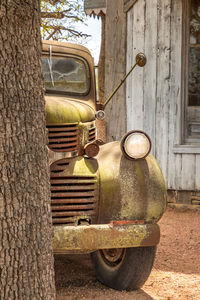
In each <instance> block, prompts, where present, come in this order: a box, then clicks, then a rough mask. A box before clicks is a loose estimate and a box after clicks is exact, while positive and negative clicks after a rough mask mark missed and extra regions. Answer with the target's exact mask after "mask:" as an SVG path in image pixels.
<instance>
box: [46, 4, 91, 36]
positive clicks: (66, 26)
mask: <svg viewBox="0 0 200 300" xmlns="http://www.w3.org/2000/svg"><path fill="white" fill-rule="evenodd" d="M41 13H42V24H41V34H42V38H43V39H47V40H49V39H53V40H70V41H74V40H77V39H79V41H80V39H84V38H87V37H88V35H87V34H85V33H82V32H81V31H80V30H78V29H77V25H79V24H80V23H84V22H85V20H86V16H85V13H84V10H83V0H41Z"/></svg>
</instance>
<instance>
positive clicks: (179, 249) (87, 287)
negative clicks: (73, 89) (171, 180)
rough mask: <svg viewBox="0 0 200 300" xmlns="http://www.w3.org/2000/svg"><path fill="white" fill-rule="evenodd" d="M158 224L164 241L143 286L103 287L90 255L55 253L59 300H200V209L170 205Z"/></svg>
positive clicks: (161, 242)
mask: <svg viewBox="0 0 200 300" xmlns="http://www.w3.org/2000/svg"><path fill="white" fill-rule="evenodd" d="M159 224H160V227H161V241H160V244H159V246H158V249H157V255H156V259H155V263H154V267H153V270H152V273H151V275H150V277H149V279H148V280H147V282H146V283H145V285H144V286H143V287H142V289H140V290H138V291H132V292H124V291H123V292H119V291H115V290H112V289H110V288H107V287H105V286H103V285H102V284H101V283H99V282H98V281H97V280H96V278H95V274H94V271H93V268H92V265H91V262H90V256H89V255H66V256H56V257H55V274H56V289H57V300H75V299H79V300H84V299H87V300H90V299H95V300H122V299H123V300H135V299H136V300H137V299H138V300H151V299H156V300H157V299H159V300H165V299H166V300H174V299H181V300H182V299H183V300H185V299H188V300H200V210H198V211H185V212H180V211H175V210H174V209H169V208H168V210H167V212H166V213H165V214H164V216H163V218H162V219H161V220H160V222H159Z"/></svg>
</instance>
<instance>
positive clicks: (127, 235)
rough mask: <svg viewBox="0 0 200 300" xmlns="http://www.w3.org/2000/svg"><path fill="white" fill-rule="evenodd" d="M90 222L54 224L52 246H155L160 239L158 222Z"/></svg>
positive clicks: (59, 249) (57, 248)
mask: <svg viewBox="0 0 200 300" xmlns="http://www.w3.org/2000/svg"><path fill="white" fill-rule="evenodd" d="M113 224H114V223H110V224H105V225H89V226H54V239H53V249H54V251H55V252H58V253H65V252H68V251H78V250H82V251H83V250H85V251H95V250H98V249H110V248H129V247H140V246H142V247H146V246H154V245H157V244H158V243H159V239H160V229H159V226H158V225H157V224H134V222H133V224H131V223H130V222H129V223H128V224H124V225H120V226H119V225H117V226H115V225H113Z"/></svg>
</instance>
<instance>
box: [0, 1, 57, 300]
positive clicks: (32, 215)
mask: <svg viewBox="0 0 200 300" xmlns="http://www.w3.org/2000/svg"><path fill="white" fill-rule="evenodd" d="M40 55H41V40H40V0H26V1H24V0H10V1H8V0H1V1H0V299H2V300H12V299H20V300H29V299H30V300H39V299H42V300H52V299H54V298H55V292H54V279H53V275H54V271H53V254H52V249H51V248H52V246H51V243H52V227H51V212H50V204H49V199H50V197H49V178H48V177H49V170H48V161H47V149H46V130H45V106H44V90H43V80H42V71H41V63H40Z"/></svg>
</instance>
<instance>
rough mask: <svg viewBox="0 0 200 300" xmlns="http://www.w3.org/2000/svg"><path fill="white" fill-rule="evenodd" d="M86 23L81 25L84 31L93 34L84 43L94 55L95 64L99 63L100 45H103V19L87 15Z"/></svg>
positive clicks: (80, 27)
mask: <svg viewBox="0 0 200 300" xmlns="http://www.w3.org/2000/svg"><path fill="white" fill-rule="evenodd" d="M86 24H87V26H86V25H83V24H81V25H79V27H78V26H77V28H79V29H80V30H81V31H82V32H83V33H86V34H89V35H91V37H89V38H88V39H87V41H86V42H83V45H84V46H85V47H87V48H88V49H89V50H90V51H91V53H92V56H93V57H94V61H95V64H97V63H98V59H99V53H100V47H101V19H100V18H99V19H98V18H97V17H95V18H93V17H89V16H88V17H87V20H86Z"/></svg>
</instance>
